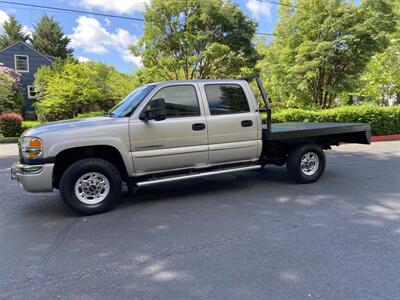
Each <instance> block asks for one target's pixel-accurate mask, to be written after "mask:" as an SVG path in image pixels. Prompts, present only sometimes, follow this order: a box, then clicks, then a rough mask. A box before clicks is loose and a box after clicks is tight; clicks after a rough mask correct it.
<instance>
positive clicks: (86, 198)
mask: <svg viewBox="0 0 400 300" xmlns="http://www.w3.org/2000/svg"><path fill="white" fill-rule="evenodd" d="M60 195H61V198H62V199H63V201H64V202H65V203H66V204H67V205H68V206H69V207H70V208H72V209H73V210H74V211H76V212H77V213H79V214H82V215H93V214H99V213H103V212H106V211H109V210H110V209H112V208H113V207H114V206H115V205H116V204H117V203H118V200H119V198H120V195H121V175H120V173H119V172H118V170H117V168H115V167H114V165H112V164H111V163H109V162H108V161H105V160H103V159H98V158H87V159H82V160H79V161H77V162H75V163H73V164H72V165H71V166H69V167H68V168H67V170H65V172H64V174H63V175H62V177H61V181H60Z"/></svg>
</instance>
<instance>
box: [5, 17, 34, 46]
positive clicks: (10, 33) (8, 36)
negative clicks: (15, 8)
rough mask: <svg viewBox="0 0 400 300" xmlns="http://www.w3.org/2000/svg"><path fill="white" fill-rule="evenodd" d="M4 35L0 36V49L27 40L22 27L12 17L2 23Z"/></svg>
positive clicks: (27, 35) (27, 37) (27, 36)
mask: <svg viewBox="0 0 400 300" xmlns="http://www.w3.org/2000/svg"><path fill="white" fill-rule="evenodd" d="M3 27H4V33H3V34H2V35H0V48H5V47H8V46H10V45H11V44H13V43H15V42H18V41H23V42H26V41H28V40H29V34H27V33H25V32H24V30H23V27H22V25H21V24H20V23H19V22H18V21H17V19H16V18H15V17H14V16H11V17H10V18H9V20H8V21H5V22H4V25H3Z"/></svg>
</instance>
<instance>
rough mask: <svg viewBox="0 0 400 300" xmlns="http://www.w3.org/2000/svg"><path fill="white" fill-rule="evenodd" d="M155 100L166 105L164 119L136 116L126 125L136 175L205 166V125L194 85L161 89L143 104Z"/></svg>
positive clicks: (196, 88) (206, 155)
mask: <svg viewBox="0 0 400 300" xmlns="http://www.w3.org/2000/svg"><path fill="white" fill-rule="evenodd" d="M159 98H164V100H165V103H166V109H167V117H166V119H165V120H161V121H156V120H150V121H142V120H140V119H139V118H138V115H137V116H136V117H135V118H133V119H132V120H131V122H130V135H131V149H132V156H133V162H134V165H135V172H136V174H137V175H141V174H146V173H150V172H158V171H166V170H174V169H182V168H190V167H197V166H203V165H206V164H207V162H208V145H207V126H206V118H205V114H204V109H203V107H202V105H200V100H199V96H198V85H197V84H192V83H182V84H181V83H179V84H177V85H169V86H165V87H161V88H159V90H158V91H156V93H155V94H154V96H152V97H151V99H150V100H149V101H148V103H147V105H150V101H153V100H154V99H159ZM147 105H146V106H147Z"/></svg>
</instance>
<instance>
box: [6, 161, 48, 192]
mask: <svg viewBox="0 0 400 300" xmlns="http://www.w3.org/2000/svg"><path fill="white" fill-rule="evenodd" d="M53 169H54V164H53V163H51V164H38V165H31V164H29V165H28V164H23V163H21V162H20V161H16V162H15V163H14V164H13V166H12V168H11V179H13V180H17V181H18V182H19V184H20V185H21V186H22V187H23V188H24V190H26V191H28V192H31V193H38V192H52V191H53Z"/></svg>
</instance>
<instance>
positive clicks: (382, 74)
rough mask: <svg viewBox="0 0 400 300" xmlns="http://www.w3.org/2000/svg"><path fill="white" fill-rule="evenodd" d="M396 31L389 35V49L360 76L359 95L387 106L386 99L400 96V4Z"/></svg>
mask: <svg viewBox="0 0 400 300" xmlns="http://www.w3.org/2000/svg"><path fill="white" fill-rule="evenodd" d="M396 14H397V17H398V19H397V24H396V25H397V26H396V31H395V32H394V33H392V34H389V35H388V40H389V47H387V48H386V50H385V51H383V52H381V53H378V54H376V55H375V56H373V57H372V60H371V61H370V62H369V63H368V65H367V68H366V70H365V72H363V73H362V75H361V76H360V80H359V82H357V83H358V86H359V87H360V88H359V90H358V94H360V95H363V96H370V97H372V98H373V99H377V98H379V100H380V103H381V104H386V98H387V97H388V96H389V97H390V96H393V95H395V94H400V2H398V3H397V5H396Z"/></svg>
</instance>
